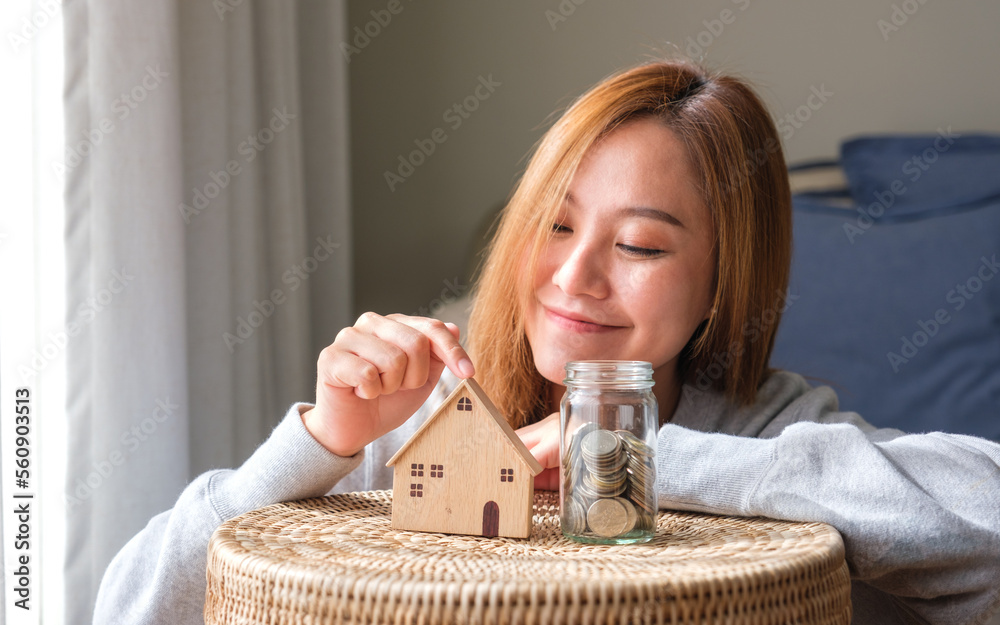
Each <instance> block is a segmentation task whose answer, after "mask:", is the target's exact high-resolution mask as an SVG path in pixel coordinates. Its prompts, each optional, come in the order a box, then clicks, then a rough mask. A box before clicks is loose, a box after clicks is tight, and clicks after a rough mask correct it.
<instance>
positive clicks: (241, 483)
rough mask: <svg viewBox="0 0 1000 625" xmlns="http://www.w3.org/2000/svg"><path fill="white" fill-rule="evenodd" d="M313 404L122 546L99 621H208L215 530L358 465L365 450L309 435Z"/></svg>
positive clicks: (324, 485) (292, 413)
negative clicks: (326, 443)
mask: <svg viewBox="0 0 1000 625" xmlns="http://www.w3.org/2000/svg"><path fill="white" fill-rule="evenodd" d="M308 407H309V405H308V404H295V405H293V406H292V407H291V409H289V411H288V413H287V414H286V415H285V417H284V418H283V419H282V421H281V422H280V423H279V424H278V426H277V427H276V428H275V429H274V431H273V432H272V433H271V436H270V437H269V438H268V439H267V440H266V441H265V442H264V443H262V444H261V446H260V447H258V448H257V450H256V451H255V452H254V453H253V455H252V456H251V457H250V458H249V459H247V461H246V462H245V463H243V466H241V467H240V468H239V469H236V470H228V469H227V470H216V471H208V472H206V473H203V474H201V475H200V476H198V477H197V478H196V479H195V480H194V481H193V482H191V483H190V484H189V485H188V486H187V487H186V488H185V489H184V491H183V492H182V493H181V495H180V497H179V498H178V500H177V503H176V504H175V505H174V507H173V509H171V510H167V511H166V512H163V513H161V514H158V515H157V516H155V517H153V518H152V520H150V521H149V523H148V524H147V525H146V527H145V528H144V529H143V530H142V531H141V532H139V533H138V534H136V536H135V537H133V538H132V540H130V541H129V542H128V543H127V544H126V545H125V546H124V547H123V548H122V550H121V551H120V552H118V554H117V555H116V556H115V558H114V560H112V561H111V564H110V565H109V566H108V568H107V570H106V571H105V573H104V578H103V579H102V580H101V586H100V589H99V590H98V594H97V605H96V608H95V610H94V621H93V622H94V623H95V624H97V623H100V624H101V625H105V624H111V623H144V624H156V623H164V624H168V623H169V624H181V625H195V624H201V623H203V622H204V617H203V611H204V604H205V588H206V577H205V567H206V564H207V557H208V542H209V539H210V538H211V536H212V532H214V531H215V528H216V527H218V526H219V524H220V523H222V522H223V521H225V520H227V519H230V518H232V517H235V516H238V515H240V514H243V513H244V512H249V511H251V510H255V509H257V508H260V507H262V506H266V505H270V504H272V503H277V502H279V501H288V500H293V499H304V498H307V497H319V496H322V495H325V494H326V493H327V492H328V491H329V490H330V489H331V488H332V487H333V486H334V485H335V484H336V483H337V482H338V481H339V480H340V479H341V478H342V477H343V476H345V475H346V474H347V473H349V472H350V471H352V470H353V469H354V468H355V467H356V466H358V464H359V463H360V462H361V459H362V458H361V457H362V453H363V452H362V453H359V454H357V455H355V456H353V457H351V458H341V457H339V456H336V455H334V454H332V453H330V452H329V451H327V449H326V448H324V447H323V446H322V445H320V444H319V443H318V442H317V441H316V439H314V438H313V437H312V435H311V434H309V432H308V430H306V428H305V425H304V424H303V423H302V418H301V412H302V410H304V409H307V408H308Z"/></svg>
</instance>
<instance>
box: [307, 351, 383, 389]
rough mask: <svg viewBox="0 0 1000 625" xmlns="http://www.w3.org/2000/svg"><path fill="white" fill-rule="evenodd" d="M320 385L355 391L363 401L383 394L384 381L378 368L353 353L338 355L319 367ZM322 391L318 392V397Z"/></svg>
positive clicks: (322, 362)
mask: <svg viewBox="0 0 1000 625" xmlns="http://www.w3.org/2000/svg"><path fill="white" fill-rule="evenodd" d="M318 377H319V384H320V385H322V386H324V387H329V388H335V389H345V388H349V389H353V390H354V394H355V395H357V396H358V397H360V398H362V399H374V398H376V397H378V396H379V395H380V394H381V393H382V380H381V376H380V374H379V370H378V367H376V366H375V365H373V364H372V363H371V362H369V361H367V360H365V359H364V358H361V357H359V356H357V355H356V354H351V353H341V354H338V356H337V357H336V358H331V359H329V360H327V361H325V362H324V359H322V358H321V360H320V366H319V376H318ZM318 394H320V390H317V395H318Z"/></svg>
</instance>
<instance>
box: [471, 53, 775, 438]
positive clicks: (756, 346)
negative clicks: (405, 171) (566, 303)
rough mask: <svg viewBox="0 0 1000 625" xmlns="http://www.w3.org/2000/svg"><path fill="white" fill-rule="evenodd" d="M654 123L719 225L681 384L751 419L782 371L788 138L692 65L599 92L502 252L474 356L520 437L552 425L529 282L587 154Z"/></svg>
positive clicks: (532, 193)
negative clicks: (532, 334) (676, 147)
mask: <svg viewBox="0 0 1000 625" xmlns="http://www.w3.org/2000/svg"><path fill="white" fill-rule="evenodd" d="M640 117H654V118H656V119H658V120H660V121H662V122H663V123H664V124H665V125H666V126H667V127H668V128H670V130H672V131H673V132H674V133H675V134H676V136H677V137H678V138H679V139H680V140H681V141H682V142H683V143H684V145H685V146H686V148H687V150H688V154H689V156H690V158H691V162H692V164H693V166H694V169H695V171H697V172H698V174H697V175H698V176H699V180H698V183H699V185H700V188H701V191H702V194H703V198H704V201H705V204H706V206H708V207H709V210H710V211H711V214H712V220H713V223H714V224H715V254H716V258H715V261H716V273H715V277H716V279H715V293H714V299H713V304H712V305H713V308H714V312H713V313H712V315H711V316H710V318H709V319H707V320H706V321H705V322H703V323H702V325H701V326H699V328H698V329H697V330H696V331H695V333H694V335H693V336H692V337H691V339H690V341H689V342H688V344H687V346H685V348H684V350H683V351H682V352H681V357H680V371H679V374H680V376H681V380H682V381H684V382H687V383H689V384H697V387H698V388H700V389H701V390H708V389H709V388H714V389H716V390H718V391H721V392H723V393H724V394H725V395H726V396H727V397H728V398H729V399H731V400H733V401H735V402H736V403H737V404H740V405H747V404H751V403H752V402H753V401H754V398H755V397H756V394H757V389H758V388H759V386H760V384H761V383H762V382H763V381H764V380H765V379H766V378H767V376H768V374H769V373H770V371H771V370H770V369H769V368H768V361H769V359H770V355H771V349H772V347H773V345H774V335H775V333H776V331H777V326H778V320H780V316H781V301H782V299H783V297H784V294H785V290H786V288H787V286H788V273H789V264H790V261H791V194H790V192H789V188H788V171H787V169H786V167H785V160H784V155H783V153H782V150H781V143H780V141H779V140H778V134H777V130H776V129H775V126H774V123H773V122H772V120H771V117H770V115H769V114H768V112H767V109H766V107H765V106H764V105H763V103H762V102H761V101H760V99H759V98H758V97H757V95H756V94H755V93H754V91H753V90H752V89H751V88H750V86H749V85H748V84H747V83H746V82H744V81H743V80H741V79H740V78H737V77H734V76H727V75H721V74H715V73H711V72H709V71H708V70H706V69H704V68H702V67H700V66H698V65H696V64H694V63H691V62H689V61H660V62H654V63H648V64H644V65H640V66H638V67H635V68H632V69H629V70H626V71H624V72H621V73H618V74H616V75H614V76H611V77H610V78H608V79H606V80H604V81H602V82H600V83H598V84H597V85H596V86H594V87H593V88H592V89H590V90H589V91H588V92H587V93H585V94H584V95H583V96H581V97H580V98H579V99H578V100H577V101H576V102H575V103H573V105H572V106H571V107H570V108H569V109H568V110H567V111H566V112H565V113H564V114H563V116H562V117H561V118H560V119H559V120H558V121H557V122H556V123H555V124H554V125H553V126H552V128H550V129H549V131H548V132H546V133H545V135H544V136H543V137H542V139H541V141H540V142H539V144H538V146H537V148H536V150H535V153H534V155H533V156H532V158H531V160H530V162H529V163H528V167H527V169H526V171H525V173H524V176H523V177H522V178H521V180H520V182H519V183H518V185H517V187H516V189H515V191H514V194H513V195H512V197H511V199H510V202H509V203H508V204H507V207H506V208H505V210H504V212H503V214H502V217H501V220H500V223H499V226H498V228H497V233H496V235H495V236H494V238H493V240H492V242H491V244H490V247H489V249H488V253H487V257H486V261H485V264H484V266H483V268H482V273H481V275H480V279H479V281H478V284H477V288H476V297H475V304H474V307H473V310H472V316H471V318H470V323H469V349H470V351H471V354H472V357H473V358H474V359H475V363H476V370H477V375H476V377H477V378H478V379H479V380H480V381H481V382H482V385H483V386H484V387H485V389H486V391H487V392H488V393H489V395H490V396H491V397H492V398H493V399H494V400H495V401H496V403H497V406H498V407H499V408H500V410H501V411H502V412H503V413H504V414H506V415H507V418H508V420H509V421H510V422H511V424H512V425H513V426H514V427H520V426H523V425H526V424H528V423H533V422H535V421H537V420H539V419H541V418H542V417H544V416H545V412H546V408H547V404H548V398H549V393H548V392H547V390H548V388H547V381H546V380H545V379H544V378H543V377H542V376H541V374H540V373H538V371H537V370H536V369H535V366H534V360H533V357H532V353H531V346H530V345H529V344H528V340H527V338H526V336H525V330H524V314H523V311H524V310H525V305H526V303H527V302H528V301H529V300H528V298H530V297H532V293H531V284H532V280H531V279H530V278H527V279H525V278H526V277H527V276H532V275H533V274H534V269H535V266H536V264H537V261H538V257H539V254H540V252H541V250H542V248H543V246H544V245H545V244H546V242H547V240H548V237H549V236H550V235H551V225H552V223H553V222H554V221H555V218H556V215H557V213H558V211H559V209H560V206H561V204H562V202H563V199H564V197H565V195H566V192H567V189H568V188H569V184H570V181H571V179H572V177H573V174H574V172H575V171H576V169H577V166H578V165H579V164H580V161H581V159H582V158H583V155H584V153H585V152H586V151H587V149H588V148H589V147H590V146H591V145H593V144H594V142H595V141H597V140H599V139H600V138H601V137H602V136H604V135H606V134H607V133H609V132H610V131H612V130H613V129H615V128H616V127H618V126H619V125H621V124H623V123H625V122H627V121H629V120H634V119H637V118H640ZM526 253H527V262H524V261H523V260H522V259H524V258H525V254H526Z"/></svg>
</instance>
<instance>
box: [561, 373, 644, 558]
mask: <svg viewBox="0 0 1000 625" xmlns="http://www.w3.org/2000/svg"><path fill="white" fill-rule="evenodd" d="M563 382H564V383H565V385H566V394H565V395H563V398H562V402H561V403H560V407H559V408H560V409H559V413H560V417H561V419H560V422H561V429H560V437H559V451H560V453H561V457H562V462H560V465H559V478H560V483H559V504H560V521H561V524H562V532H563V535H564V536H566V537H567V538H571V539H573V540H576V541H580V542H586V543H596V544H608V545H621V544H627V543H640V542H646V541H648V540H650V539H652V538H653V535H654V533H655V530H656V432H657V426H658V425H659V415H658V412H657V405H656V397H655V396H654V395H653V390H652V389H653V366H652V365H651V364H650V363H648V362H641V361H630V360H577V361H573V362H569V363H567V364H566V379H565V380H564V381H563Z"/></svg>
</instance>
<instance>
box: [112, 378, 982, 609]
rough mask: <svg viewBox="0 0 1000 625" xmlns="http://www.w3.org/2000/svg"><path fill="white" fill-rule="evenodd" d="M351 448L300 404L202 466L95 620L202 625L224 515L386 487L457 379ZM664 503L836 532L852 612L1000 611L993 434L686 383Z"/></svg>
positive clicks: (445, 381) (792, 385)
mask: <svg viewBox="0 0 1000 625" xmlns="http://www.w3.org/2000/svg"><path fill="white" fill-rule="evenodd" d="M455 384H456V378H455V377H454V376H453V375H452V374H451V373H450V372H448V371H447V369H446V370H445V374H444V375H443V376H442V378H441V381H440V382H439V383H438V385H437V387H436V388H435V390H434V392H433V393H432V394H431V396H430V397H429V398H428V400H427V402H425V404H424V405H423V406H422V407H421V408H420V410H419V411H418V412H417V413H416V414H415V415H414V416H413V417H412V418H411V419H410V420H409V421H407V422H406V423H405V424H404V425H403V426H401V427H400V428H398V429H397V430H395V431H393V432H391V433H389V434H387V435H386V436H384V437H382V438H381V439H379V440H377V441H375V442H373V443H372V444H370V445H369V446H368V448H367V449H366V450H365V451H364V452H361V453H359V454H358V455H356V456H354V457H352V458H340V457H338V456H335V455H334V454H331V453H330V452H329V451H327V450H326V449H325V448H324V447H322V446H321V445H320V444H319V443H317V442H316V441H315V439H313V438H312V436H311V435H310V434H309V432H308V431H307V430H306V429H305V427H304V425H303V423H302V419H301V416H300V415H301V412H302V411H304V410H306V409H308V407H309V405H308V404H295V405H294V406H292V407H291V409H290V410H289V411H288V414H287V415H285V417H284V419H283V420H282V421H281V423H280V424H279V425H278V426H277V427H276V428H275V429H274V431H273V432H272V433H271V436H270V437H269V438H268V439H267V441H265V442H264V443H263V444H261V446H260V447H259V448H258V449H257V450H256V451H255V452H254V454H253V456H251V457H250V459H248V460H247V461H246V463H244V464H243V466H241V467H240V468H239V469H236V470H217V471H209V472H207V473H204V474H202V475H200V476H198V477H197V478H196V479H195V480H194V481H193V482H192V483H191V484H189V485H188V487H187V488H186V489H185V490H184V492H183V493H182V494H181V496H180V498H179V499H178V500H177V504H176V505H175V506H174V508H173V509H172V510H168V511H166V512H164V513H162V514H159V515H157V516H155V517H153V519H152V520H151V521H150V522H149V524H148V525H147V526H146V528H145V529H143V530H142V531H141V532H140V533H139V534H137V535H136V536H135V537H133V538H132V540H131V541H129V543H128V544H126V545H125V547H123V548H122V550H121V551H120V552H119V553H118V555H117V556H116V557H115V559H114V560H113V561H112V562H111V564H110V565H109V566H108V569H107V571H106V572H105V574H104V578H103V580H102V582H101V587H100V590H99V591H98V597H97V606H96V610H95V614H94V623H95V624H100V625H109V624H112V623H144V624H152V623H163V624H165V625H166V624H170V625H188V624H191V625H193V624H195V623H203V617H202V610H203V606H204V600H205V566H206V557H207V548H208V541H209V538H210V537H211V535H212V532H213V530H214V529H215V528H216V527H217V526H218V525H219V524H220V523H221V522H223V521H224V520H226V519H229V518H232V517H234V516H237V515H239V514H242V513H244V512H248V511H250V510H253V509H256V508H259V507H261V506H265V505H268V504H272V503H276V502H279V501H287V500H292V499H301V498H305V497H316V496H320V495H324V494H327V493H329V492H350V491H354V490H370V489H384V488H391V487H392V470H391V469H388V468H386V467H385V463H386V461H387V460H388V459H389V457H391V456H392V455H393V454H394V453H395V451H396V450H397V449H398V448H399V447H400V446H401V445H402V444H403V443H404V442H405V441H406V440H407V439H408V438H409V436H410V435H411V434H412V433H413V432H414V431H415V430H416V429H417V428H418V427H419V426H420V424H421V423H423V421H424V420H425V419H426V418H427V417H428V416H429V415H430V414H431V413H432V412H433V411H434V409H435V408H436V407H437V406H438V405H440V403H441V401H442V400H443V399H444V397H445V396H446V395H447V394H448V392H449V391H450V390H451V389H452V388H454V386H455ZM658 446H659V449H658V455H657V470H658V475H659V483H658V494H659V501H660V507H662V508H671V509H680V510H698V511H706V512H713V513H718V514H727V515H742V516H766V517H772V518H777V519H787V520H794V521H822V522H825V523H829V524H831V525H833V526H834V527H836V528H837V529H838V530H839V531H840V533H841V534H842V535H843V538H844V544H845V546H846V551H847V561H848V564H849V566H850V572H851V578H852V589H851V599H852V602H853V606H854V619H853V622H854V623H858V624H862V623H863V624H869V623H871V624H878V625H885V624H893V623H922V622H925V621H926V622H930V623H947V624H949V625H951V624H958V623H970V624H971V623H975V624H977V625H981V624H984V623H987V622H988V621H989V619H990V615H991V614H994V613H995V612H997V611H998V610H1000V445H998V444H996V443H991V442H989V441H986V440H983V439H979V438H975V437H970V436H961V435H956V434H941V433H929V434H920V435H907V434H903V433H902V432H899V431H897V430H886V429H876V428H874V427H873V426H872V425H870V424H868V423H867V422H865V421H864V420H863V419H862V418H861V417H860V416H858V415H857V414H856V413H851V412H838V410H837V398H836V395H835V394H834V392H833V391H832V390H831V389H830V388H828V387H819V388H811V387H810V386H809V384H808V383H807V382H806V381H805V380H804V379H803V378H802V377H801V376H798V375H795V374H792V373H787V372H779V373H776V374H774V375H773V376H771V378H770V379H769V380H768V381H767V382H766V383H765V384H764V385H763V386H762V387H761V389H760V392H759V393H758V397H757V402H756V404H755V405H753V406H752V407H749V408H744V409H736V408H734V407H733V406H732V405H731V404H729V403H728V402H726V401H725V400H724V399H723V398H722V397H721V396H720V395H718V394H715V393H711V392H702V391H699V390H697V389H695V388H693V387H691V386H685V387H684V389H683V391H682V395H681V400H680V404H679V405H678V407H677V411H676V413H675V414H674V417H673V419H672V420H671V423H669V424H667V425H664V426H663V427H662V428H661V430H660V433H659V438H658Z"/></svg>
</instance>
